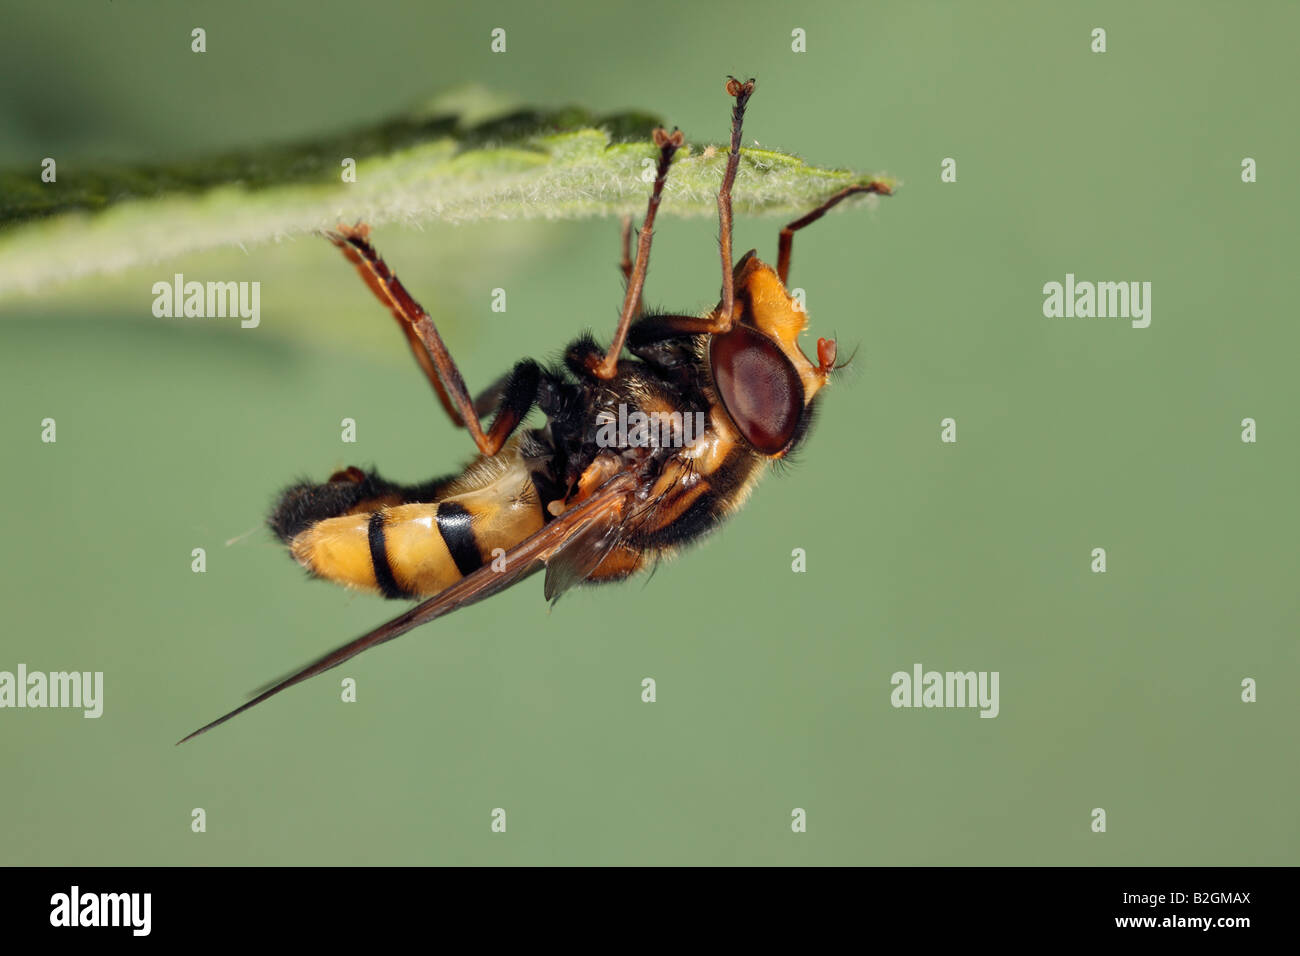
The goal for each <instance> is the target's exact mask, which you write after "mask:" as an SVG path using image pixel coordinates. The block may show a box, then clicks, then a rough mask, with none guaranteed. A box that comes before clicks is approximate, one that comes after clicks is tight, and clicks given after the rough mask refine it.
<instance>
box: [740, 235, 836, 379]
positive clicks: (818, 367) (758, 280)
mask: <svg viewBox="0 0 1300 956" xmlns="http://www.w3.org/2000/svg"><path fill="white" fill-rule="evenodd" d="M746 305H748V307H749V315H750V317H751V319H752V321H753V323H754V327H755V328H757V329H758V330H759V331H760V332H763V333H765V334H767V335H768V336H770V337H771V338H772V339H773V340H774V341H775V342H776V343H777V345H779V346H780V347H781V351H782V352H784V353H785V357H786V358H788V359H789V360H790V364H791V365H793V366H794V368H795V371H796V372H798V373H799V380H800V381H801V382H802V383H803V394H804V404H807V403H808V402H811V401H812V399H813V396H814V395H816V394H817V392H818V391H819V390H820V389H821V387H822V386H823V385H825V384H826V379H827V377H828V376H829V374H830V370H831V368H832V367H833V366H834V364H835V340H834V339H819V340H818V343H817V358H818V360H817V362H816V363H814V362H813V361H811V360H810V359H809V358H808V357H807V356H806V355H804V354H803V350H802V349H800V348H799V336H800V334H802V333H803V331H804V330H805V329H806V328H808V313H807V312H805V311H803V310H802V309H800V308H799V305H798V303H797V302H796V301H795V300H794V299H793V298H791V297H790V294H789V293H788V292H786V289H785V286H784V285H783V284H782V283H781V280H780V278H779V277H778V276H777V274H776V270H775V269H773V268H772V267H771V266H769V265H768V264H767V263H765V262H763V261H762V260H761V259H759V258H758V256H756V255H754V254H753V253H752V252H751V253H749V254H747V255H746V256H745V257H744V258H743V259H741V260H740V262H739V263H738V264H737V269H736V307H737V309H738V310H740V309H742V308H744V306H746ZM740 319H741V314H740V312H739V311H738V312H737V314H736V321H740Z"/></svg>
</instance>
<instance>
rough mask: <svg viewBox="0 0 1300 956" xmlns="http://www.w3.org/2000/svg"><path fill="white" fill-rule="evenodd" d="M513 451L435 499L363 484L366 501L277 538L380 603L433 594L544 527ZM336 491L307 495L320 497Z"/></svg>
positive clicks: (479, 465) (438, 491) (309, 563)
mask: <svg viewBox="0 0 1300 956" xmlns="http://www.w3.org/2000/svg"><path fill="white" fill-rule="evenodd" d="M511 451H512V449H505V450H503V451H502V452H501V453H500V454H498V455H497V457H496V458H491V459H480V460H479V461H477V462H475V464H473V465H471V466H470V467H469V468H468V469H467V470H466V472H465V473H464V474H463V475H462V476H460V477H459V478H456V479H454V480H452V481H450V482H446V483H444V484H442V485H441V486H438V487H436V488H434V489H432V493H431V494H429V497H430V498H432V499H434V500H427V501H417V502H413V503H404V502H410V498H411V497H412V494H411V492H412V491H413V489H408V488H402V487H400V486H393V485H388V484H386V483H384V482H382V479H378V478H377V476H369V477H364V482H371V483H372V486H371V487H370V488H368V489H367V493H368V497H366V498H363V499H362V500H358V501H356V502H355V503H354V504H350V505H348V506H347V508H346V511H343V513H340V511H341V509H340V508H338V506H336V508H335V511H334V514H335V515H337V516H334V517H321V518H320V520H315V521H312V522H310V523H308V524H306V526H305V527H303V528H302V529H301V530H296V531H295V533H293V534H292V535H286V534H282V535H281V536H282V537H283V538H285V539H286V540H287V541H288V544H289V548H290V550H291V551H292V553H293V556H294V558H295V559H296V560H297V561H298V563H299V564H301V565H303V567H305V568H307V569H308V570H310V571H311V572H312V573H313V574H315V575H318V576H319V577H322V578H327V579H328V580H331V581H336V582H338V583H339V584H343V585H346V586H348V587H353V588H358V589H360V590H364V591H371V592H375V593H378V594H382V595H383V596H385V597H392V598H407V597H427V596H429V595H433V594H437V593H438V592H439V591H442V590H443V589H444V588H447V587H448V586H450V585H452V584H455V583H456V582H457V581H459V580H460V579H461V578H462V577H464V576H465V575H467V574H471V573H473V572H474V571H476V570H477V569H478V568H480V567H482V566H483V565H484V564H490V563H491V562H492V560H493V557H494V556H497V555H500V554H501V553H503V552H504V551H508V550H509V549H510V548H512V547H514V546H515V545H516V544H518V543H519V542H520V541H522V540H523V539H524V538H526V537H528V536H529V535H530V534H532V533H533V532H535V531H538V530H539V529H540V528H541V527H542V525H543V524H544V519H543V514H544V513H543V503H542V502H541V501H540V500H539V496H538V494H537V490H536V488H535V487H534V485H533V482H532V478H531V476H530V474H529V472H528V469H527V468H525V467H524V464H523V461H522V460H521V459H520V457H519V456H518V455H517V454H511ZM358 474H359V473H358ZM345 480H346V479H345ZM364 482H357V484H358V485H361V484H363V483H364ZM337 484H338V482H332V483H331V484H330V485H317V486H312V489H315V490H316V493H317V494H321V493H324V492H325V491H327V490H328V489H331V488H332V487H333V486H334V485H337ZM347 490H348V489H347V488H346V487H345V488H344V489H343V492H346V491H347ZM359 491H360V489H358V492H359ZM291 492H292V490H291ZM374 492H378V494H374ZM299 493H300V494H306V495H310V494H311V493H312V490H311V489H307V490H301V491H300V492H299ZM336 493H337V492H336ZM288 497H289V495H288V494H286V502H287V501H288ZM340 504H344V505H346V504H347V502H346V501H343V502H341V503H340ZM285 507H286V505H285V504H282V505H281V510H283V509H284V508H285ZM277 514H279V511H277ZM272 526H273V527H275V516H273V517H272ZM498 549H500V550H498Z"/></svg>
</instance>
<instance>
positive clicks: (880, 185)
mask: <svg viewBox="0 0 1300 956" xmlns="http://www.w3.org/2000/svg"><path fill="white" fill-rule="evenodd" d="M858 193H879V194H880V195H882V196H888V195H890V193H891V190H890V188H889V184H888V183H885V182H881V181H879V180H872V181H871V182H869V183H863V184H861V185H858V186H849V187H848V188H847V189H841V190H840V191H839V192H837V193H836V194H835V195H834V196H832V197H831V198H830V199H828V200H826V201H825V202H824V203H822V204H821V205H820V206H818V207H817V208H816V209H814V210H813V211H812V212H810V213H808V215H806V216H802V217H800V218H799V219H796V220H795V221H794V222H792V223H790V224H789V225H787V226H786V227H785V228H784V229H782V230H781V239H780V241H779V243H778V246H777V256H776V274H777V275H778V276H779V277H780V279H781V284H782V285H785V283H786V280H787V279H788V278H789V277H790V252H791V247H792V246H793V245H794V234H795V233H796V232H798V231H799V230H800V229H802V228H803V227H804V226H809V225H812V224H813V223H814V222H816V221H817V220H818V219H820V218H821V217H822V216H824V215H826V213H827V212H828V211H829V210H830V209H831V208H832V207H834V206H835V205H837V204H838V203H840V202H842V201H843V200H845V199H848V198H849V197H850V196H855V195H857V194H858Z"/></svg>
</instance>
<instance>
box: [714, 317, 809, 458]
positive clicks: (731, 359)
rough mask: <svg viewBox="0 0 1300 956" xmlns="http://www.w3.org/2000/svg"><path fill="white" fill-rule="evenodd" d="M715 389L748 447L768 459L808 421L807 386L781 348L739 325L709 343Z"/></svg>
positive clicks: (787, 443)
mask: <svg viewBox="0 0 1300 956" xmlns="http://www.w3.org/2000/svg"><path fill="white" fill-rule="evenodd" d="M709 364H710V367H711V368H712V371H713V384H714V386H715V387H716V388H717V390H718V397H719V398H720V399H722V404H723V407H724V408H726V410H727V414H728V415H729V416H730V417H731V420H732V421H733V422H735V423H736V427H737V428H738V429H740V433H741V435H742V436H744V439H745V441H747V442H749V444H750V445H752V446H753V448H754V450H755V451H757V452H759V453H761V454H764V455H779V454H780V453H781V452H783V451H785V450H786V448H787V447H789V445H790V442H791V441H793V440H794V436H795V433H796V431H797V430H798V428H799V419H800V418H801V417H802V416H803V408H804V395H803V382H802V381H800V379H799V373H798V372H797V371H795V367H794V366H793V365H791V364H790V360H789V359H788V358H786V357H785V353H784V352H782V351H781V347H780V346H779V345H777V344H776V343H775V342H774V341H772V340H771V339H770V338H768V337H767V336H766V335H764V334H763V333H762V332H759V331H757V330H756V329H753V328H750V327H749V326H745V325H736V326H734V327H733V328H732V330H731V331H730V332H728V333H726V334H725V335H715V336H714V337H713V338H712V340H711V341H710V342H709Z"/></svg>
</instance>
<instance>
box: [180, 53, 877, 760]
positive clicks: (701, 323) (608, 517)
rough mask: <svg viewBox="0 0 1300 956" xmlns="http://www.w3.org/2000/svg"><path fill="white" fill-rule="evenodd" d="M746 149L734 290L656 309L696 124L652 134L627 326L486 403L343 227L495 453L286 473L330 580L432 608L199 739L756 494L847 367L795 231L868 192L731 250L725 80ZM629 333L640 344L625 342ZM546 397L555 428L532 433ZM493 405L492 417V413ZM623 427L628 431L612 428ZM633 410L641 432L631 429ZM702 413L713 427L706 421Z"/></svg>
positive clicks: (724, 217) (325, 662)
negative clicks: (813, 315)
mask: <svg viewBox="0 0 1300 956" xmlns="http://www.w3.org/2000/svg"><path fill="white" fill-rule="evenodd" d="M726 88H727V93H728V94H729V95H730V96H731V97H732V98H733V99H734V101H735V102H734V106H733V108H732V123H731V149H730V153H729V154H728V158H727V167H726V172H725V173H724V174H723V178H722V185H721V188H720V190H719V192H718V218H719V223H720V227H721V237H720V245H721V251H722V298H721V301H720V302H719V303H718V305H717V307H716V308H715V309H713V310H712V311H711V312H709V313H708V314H707V315H705V316H702V317H701V316H695V315H677V314H666V313H651V312H645V311H643V309H642V306H641V293H642V288H643V286H644V284H645V277H646V269H647V265H648V263H649V259H650V241H651V237H652V235H653V228H654V221H655V214H656V213H657V212H658V209H659V204H660V199H661V197H662V194H663V188H664V183H665V181H666V180H667V178H668V173H669V168H670V166H671V164H672V160H673V155H674V153H675V152H676V151H677V150H678V149H679V148H680V147H681V146H682V143H683V139H682V134H681V133H680V132H678V131H676V130H674V131H673V132H672V133H669V132H666V131H665V130H662V129H657V130H655V132H654V142H655V145H656V146H657V147H658V149H659V161H658V168H657V175H656V177H655V181H654V187H653V189H652V192H651V195H650V202H649V206H648V208H647V209H646V214H645V221H644V223H643V225H642V227H641V230H640V234H639V238H638V242H637V248H636V257H635V260H634V259H633V258H632V255H631V248H630V246H631V225H630V221H625V222H624V226H623V261H622V269H623V274H624V277H625V279H626V282H627V290H626V293H625V296H624V300H623V308H622V312H621V314H620V316H619V322H618V327H617V329H616V330H615V332H614V338H613V341H612V342H611V343H610V345H609V347H608V348H604V349H602V348H600V346H598V345H597V344H596V342H595V341H594V340H593V339H592V338H591V337H590V336H583V337H581V338H579V339H577V340H576V341H574V342H573V343H572V344H571V345H570V346H569V347H568V349H567V350H566V352H565V355H564V360H563V364H562V366H560V367H558V368H555V369H544V368H542V367H541V366H539V365H538V364H537V363H536V362H534V361H532V360H530V359H525V360H523V361H521V362H519V363H518V364H517V365H515V367H514V368H513V369H512V370H511V371H510V372H509V373H508V374H507V375H506V376H505V377H504V378H502V379H501V380H500V381H499V382H497V383H496V384H495V385H493V386H492V387H490V388H488V389H487V390H486V391H485V392H484V393H483V394H482V395H480V396H479V397H478V398H477V399H475V400H471V398H470V395H469V391H468V390H467V389H466V387H465V382H464V380H463V379H462V378H461V374H460V372H459V370H458V369H457V368H456V364H455V362H453V361H452V358H451V355H450V354H449V353H448V352H447V348H446V346H445V345H444V344H443V341H442V337H441V336H440V335H439V334H438V330H437V328H435V326H434V323H433V320H432V319H431V318H430V317H429V315H428V313H427V312H425V311H424V309H422V308H421V307H420V305H419V303H417V302H416V301H415V300H414V299H413V298H411V296H410V294H409V293H408V292H407V291H406V289H405V288H404V287H403V285H402V283H401V282H399V281H398V279H397V277H396V276H395V275H394V274H393V272H392V271H391V270H390V269H389V268H388V266H387V265H386V264H385V263H384V261H383V260H382V259H381V258H380V257H379V255H378V253H376V252H375V249H374V247H373V246H371V244H370V240H369V232H370V230H369V228H368V227H367V226H365V225H360V224H359V225H357V226H354V227H344V226H340V227H339V228H338V231H337V232H331V233H327V234H326V235H327V237H328V238H329V239H330V241H332V242H333V243H334V244H335V245H336V246H338V247H339V248H340V249H341V250H342V251H343V254H344V255H345V256H346V257H347V258H348V260H349V261H350V262H352V264H353V265H355V266H356V268H357V270H358V272H360V274H361V277H362V278H363V279H364V280H365V282H366V284H367V285H368V286H369V287H370V289H371V291H372V292H374V294H375V295H376V296H377V297H378V298H379V300H380V301H381V302H382V303H383V304H384V305H386V306H387V307H388V308H389V310H390V311H391V312H392V314H393V316H394V317H395V318H396V319H397V324H398V325H399V326H400V327H401V329H402V331H403V332H404V333H405V335H406V338H407V341H408V343H409V344H410V347H411V351H412V352H413V353H414V354H415V358H416V361H417V362H418V363H419V364H420V367H421V368H422V369H423V370H424V373H425V375H426V376H427V377H428V379H429V381H430V383H431V384H432V385H433V388H434V390H435V391H436V392H437V394H438V397H439V399H440V400H441V402H442V405H443V407H444V408H445V409H446V411H447V414H448V415H449V416H450V417H451V419H452V421H453V422H454V423H455V424H457V425H460V426H463V427H464V428H466V429H467V430H468V431H469V433H470V436H471V437H472V438H473V440H474V444H475V445H476V446H477V448H478V451H479V457H478V458H477V459H476V460H475V461H474V462H473V463H471V464H470V465H469V467H468V468H466V469H465V471H464V472H462V473H461V474H459V475H455V476H451V477H447V478H442V479H435V480H433V481H429V482H426V483H424V484H419V485H402V484H397V483H394V482H391V481H388V480H386V479H384V478H382V477H380V476H379V475H378V474H377V473H376V472H373V471H371V472H365V471H362V470H361V469H359V468H355V467H354V468H347V469H345V470H343V471H340V472H337V473H335V474H334V475H332V476H331V477H330V479H329V481H327V482H326V483H325V484H321V485H317V484H311V483H302V484H298V485H294V486H293V487H291V488H288V489H287V490H286V491H285V492H284V493H283V495H282V496H281V498H280V501H279V504H278V505H277V506H276V508H275V510H274V512H273V513H272V515H271V517H270V519H269V522H268V523H269V524H270V527H271V529H272V530H273V531H274V532H275V533H276V535H277V536H278V537H279V538H280V540H281V541H283V542H285V543H286V544H288V546H289V549H290V551H291V552H292V554H293V557H294V558H295V559H296V560H297V561H298V562H299V563H300V564H302V565H303V566H304V567H306V568H307V569H308V570H309V571H311V572H312V573H313V574H314V575H317V576H319V577H322V578H327V579H329V580H331V581H337V582H338V583H340V584H344V585H346V586H349V587H353V588H358V589H361V590H366V591H371V592H374V593H377V594H382V595H383V596H385V597H389V598H421V597H423V598H427V600H425V601H424V603H422V604H419V605H417V606H416V607H413V608H412V609H411V610H409V611H407V612H406V613H404V614H402V615H400V616H398V617H396V618H394V619H393V620H391V621H389V622H388V623H386V624H384V625H382V626H380V627H378V628H376V629H375V630H373V631H371V632H370V633H368V634H365V635H363V636H362V637H359V638H357V639H356V640H354V641H351V642H350V643H348V644H345V645H343V646H342V647H340V648H338V649H337V650H335V651H333V652H331V653H330V654H327V655H326V656H324V657H322V658H320V659H319V660H317V661H315V662H314V663H312V664H310V665H308V666H307V667H305V668H303V669H302V670H300V671H298V672H297V673H295V674H293V675H291V676H290V677H287V678H285V679H284V680H282V681H280V682H279V683H277V684H275V685H274V686H272V687H271V688H269V689H268V690H266V691H265V692H263V693H262V694H260V695H259V696H257V697H255V698H253V699H252V700H250V701H249V702H248V703H246V704H244V705H243V706H242V707H239V708H237V709H235V710H233V711H231V712H230V713H228V714H226V715H225V716H224V717H220V718H218V719H217V720H214V721H213V722H212V723H210V724H207V725H206V726H204V727H201V728H200V729H199V730H196V731H195V732H194V733H192V734H190V735H189V736H188V737H185V738H184V739H183V740H181V741H180V742H181V743H184V742H185V741H186V740H190V739H191V738H193V737H196V736H198V735H199V734H201V733H203V732H204V731H207V730H210V729H212V728H213V727H215V726H217V725H218V724H221V723H224V722H225V721H227V720H229V719H230V718H231V717H234V716H236V715H237V714H240V713H242V712H243V711H245V710H247V709H248V708H250V707H253V706H255V705H256V704H259V703H261V702H262V701H264V700H266V699H267V698H269V697H272V696H274V695H275V694H278V693H279V692H280V691H282V690H285V689H286V688H288V687H292V686H293V685H294V684H297V683H300V682H302V681H304V680H306V679H307V678H309V677H313V676H315V675H316V674H319V673H321V672H323V671H326V670H328V669H330V668H332V667H336V666H338V665H339V664H342V663H343V662H344V661H347V660H350V659H351V658H352V657H355V656H356V655H357V654H360V653H361V652H362V651H364V650H367V649H368V648H371V647H374V646H375V645H376V644H382V643H384V642H385V641H390V640H392V639H393V638H395V637H398V636H400V635H402V634H405V633H406V632H407V631H409V630H411V629H412V628H414V627H418V626H419V625H421V624H424V623H427V622H428V621H432V620H434V619H435V618H439V617H442V616H443V615H446V614H449V613H451V612H452V611H455V610H457V609H459V608H462V607H465V606H466V605H468V604H472V603H474V602H476V601H480V600H482V599H483V598H486V597H489V596H491V595H493V594H496V593H497V592H498V591H501V590H503V589H504V588H506V587H508V586H510V585H512V584H514V583H516V582H518V581H520V580H521V579H523V578H524V577H527V576H528V575H530V574H532V573H533V572H535V571H540V570H542V569H543V568H544V569H545V571H546V578H545V593H546V597H547V598H548V599H554V598H556V597H558V596H559V595H560V594H561V593H562V592H563V591H564V590H566V589H567V588H569V587H572V586H574V585H576V584H581V583H599V582H605V581H617V580H620V579H622V578H626V577H627V576H629V575H631V574H634V573H635V572H637V571H639V570H641V569H643V568H647V567H651V566H653V565H654V563H655V562H656V561H658V560H659V559H660V558H662V557H665V556H667V555H669V554H671V553H673V552H674V551H676V550H677V549H679V548H681V547H682V546H684V545H686V544H688V543H690V542H691V541H694V540H696V539H698V538H700V537H701V536H702V535H704V534H705V533H706V532H708V531H709V530H710V529H712V528H713V527H715V526H716V525H717V524H718V523H719V522H720V521H722V520H723V519H725V518H726V517H728V516H729V515H730V514H732V513H733V512H735V511H736V510H737V509H739V508H740V507H741V505H743V504H744V502H745V499H746V498H747V497H748V495H749V493H750V491H751V490H752V488H753V486H754V484H755V482H757V480H758V479H759V477H760V476H761V475H762V474H763V472H764V471H765V470H766V469H767V467H768V466H769V465H770V464H771V463H772V462H774V461H776V460H778V459H781V458H783V457H784V456H786V455H788V454H789V453H790V451H791V450H792V449H793V448H794V447H795V446H796V445H797V444H798V443H799V442H800V440H801V439H803V438H804V437H805V436H806V435H807V433H808V428H809V425H810V423H811V421H812V414H813V404H814V400H815V399H816V397H817V395H818V394H819V393H820V391H821V389H822V387H823V386H825V384H826V382H827V380H828V379H829V377H830V375H831V373H832V372H833V371H834V370H835V367H836V366H835V358H836V348H835V341H834V340H833V339H818V340H817V355H816V360H815V361H813V360H811V359H809V358H808V357H807V356H805V355H804V354H803V352H802V351H801V350H800V348H799V345H798V338H799V335H800V333H801V332H803V330H804V328H805V327H806V325H807V315H806V314H805V313H804V311H803V310H802V309H801V308H800V307H799V306H798V304H797V303H796V302H795V300H794V299H792V298H791V297H790V295H789V294H788V293H787V292H786V288H785V283H786V279H787V278H788V276H789V271H790V252H791V248H792V245H793V239H794V234H795V232H797V231H798V230H800V229H802V228H803V227H804V226H807V225H809V224H810V223H812V222H815V221H816V220H817V219H820V218H821V217H822V215H823V214H825V213H826V211H827V210H829V209H830V208H831V207H832V206H835V205H836V204H837V203H839V202H840V201H841V200H844V199H847V198H848V197H850V196H853V195H855V194H857V193H881V194H885V195H888V194H889V192H890V189H889V186H888V184H887V183H885V182H881V181H876V180H871V181H868V182H866V183H863V184H861V185H854V186H850V187H848V188H846V189H844V190H842V191H840V192H838V193H836V194H835V195H833V196H831V197H830V198H829V199H827V200H826V201H825V202H824V203H822V204H821V205H820V206H818V207H817V208H816V209H814V210H813V211H812V212H810V213H808V214H807V215H806V216H803V217H802V218H800V219H796V220H795V221H794V222H791V223H790V224H789V225H787V226H786V227H785V228H784V229H782V230H781V234H780V241H779V244H778V251H777V265H776V268H775V269H773V268H772V267H771V266H769V265H767V264H766V263H764V262H762V261H761V260H760V259H759V258H758V257H757V256H756V255H755V254H754V252H753V251H750V252H748V253H746V254H745V255H744V256H742V257H741V258H740V260H739V261H738V262H735V263H734V265H733V262H732V251H731V231H732V230H731V227H732V217H731V187H732V184H733V183H734V181H735V178H736V169H737V166H738V165H739V162H740V139H741V125H742V121H743V118H744V114H745V106H746V104H747V103H748V101H749V98H750V96H751V95H752V94H753V92H754V81H753V80H749V81H747V82H744V83H742V82H740V81H739V80H736V79H735V78H734V77H732V78H729V79H728V82H727V87H726ZM625 346H626V348H627V350H628V351H629V352H631V354H632V356H633V357H632V358H630V359H629V358H625V357H623V350H624V347H625ZM533 408H538V409H539V410H540V411H541V412H542V413H543V414H544V415H545V416H546V424H545V425H544V426H543V427H541V428H534V429H527V430H525V431H523V432H520V433H519V434H516V430H517V428H518V426H519V425H520V424H521V423H522V422H523V420H524V419H525V417H526V416H527V415H528V414H529V412H530V411H532V409H533ZM492 412H495V416H494V418H493V420H492V424H491V426H490V427H489V428H488V429H487V431H484V430H483V427H482V425H481V424H480V421H479V418H480V416H485V415H487V414H489V413H492ZM616 423H617V426H618V427H615V425H616ZM629 423H634V425H633V427H632V429H631V430H630V431H629V430H628V429H627V428H626V427H624V426H625V425H626V424H629ZM693 423H701V424H702V427H694V428H692V424H693Z"/></svg>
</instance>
